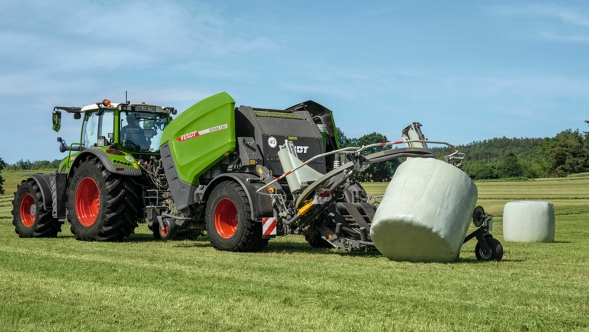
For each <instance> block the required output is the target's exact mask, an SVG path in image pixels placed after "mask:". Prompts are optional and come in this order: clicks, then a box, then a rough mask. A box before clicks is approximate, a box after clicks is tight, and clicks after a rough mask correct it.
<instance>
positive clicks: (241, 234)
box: [205, 181, 268, 252]
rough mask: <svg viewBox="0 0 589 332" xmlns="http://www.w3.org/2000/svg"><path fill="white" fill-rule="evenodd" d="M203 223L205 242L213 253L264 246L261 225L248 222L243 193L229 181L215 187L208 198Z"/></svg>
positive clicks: (239, 187) (266, 241) (265, 243)
mask: <svg viewBox="0 0 589 332" xmlns="http://www.w3.org/2000/svg"><path fill="white" fill-rule="evenodd" d="M205 223H206V228H207V233H208V235H209V241H210V242H211V244H212V245H213V247H214V248H215V249H217V250H224V251H240V252H242V251H256V250H260V249H262V248H264V247H265V246H266V245H267V244H268V240H267V239H263V238H262V223H259V222H256V221H255V220H252V219H251V208H250V203H249V200H248V198H247V195H246V192H245V190H244V189H243V188H242V187H241V185H240V184H238V183H236V182H233V181H224V182H221V183H220V184H219V185H217V186H216V187H215V188H214V189H213V191H212V192H211V195H210V196H209V199H208V202H207V207H206V214H205Z"/></svg>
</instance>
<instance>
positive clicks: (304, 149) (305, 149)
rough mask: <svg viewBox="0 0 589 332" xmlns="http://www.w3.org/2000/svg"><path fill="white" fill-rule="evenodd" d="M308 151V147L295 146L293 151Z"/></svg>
mask: <svg viewBox="0 0 589 332" xmlns="http://www.w3.org/2000/svg"><path fill="white" fill-rule="evenodd" d="M308 149H309V147H308V146H302V145H299V146H296V145H295V151H296V152H297V153H307V150H308Z"/></svg>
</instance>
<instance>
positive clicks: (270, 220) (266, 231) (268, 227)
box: [262, 217, 276, 236]
mask: <svg viewBox="0 0 589 332" xmlns="http://www.w3.org/2000/svg"><path fill="white" fill-rule="evenodd" d="M262 235H264V236H275V235H276V218H274V217H266V218H262Z"/></svg>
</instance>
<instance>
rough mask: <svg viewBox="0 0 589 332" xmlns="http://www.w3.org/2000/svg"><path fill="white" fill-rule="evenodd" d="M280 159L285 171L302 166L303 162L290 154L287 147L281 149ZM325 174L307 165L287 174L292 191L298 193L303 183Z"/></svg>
mask: <svg viewBox="0 0 589 332" xmlns="http://www.w3.org/2000/svg"><path fill="white" fill-rule="evenodd" d="M278 159H279V160H280V165H282V169H283V171H284V172H288V171H290V170H291V169H294V168H295V167H298V166H300V165H301V164H302V163H303V162H302V161H301V160H300V159H299V158H297V157H295V156H293V155H292V154H290V153H289V152H288V150H287V149H281V150H280V151H278ZM322 176H323V174H321V173H319V172H317V171H316V170H314V169H312V168H311V167H309V166H307V165H305V166H303V167H301V168H299V169H297V170H296V171H294V172H292V174H289V175H287V176H286V181H287V182H288V187H289V188H290V191H291V192H292V193H297V192H298V191H299V190H300V189H301V185H302V184H303V183H307V182H314V181H315V180H317V179H319V178H320V177H322Z"/></svg>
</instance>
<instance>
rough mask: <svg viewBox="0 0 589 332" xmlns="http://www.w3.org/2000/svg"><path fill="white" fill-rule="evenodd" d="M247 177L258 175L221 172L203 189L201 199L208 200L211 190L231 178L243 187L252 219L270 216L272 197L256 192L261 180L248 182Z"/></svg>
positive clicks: (271, 213)
mask: <svg viewBox="0 0 589 332" xmlns="http://www.w3.org/2000/svg"><path fill="white" fill-rule="evenodd" d="M248 179H256V180H258V177H257V176H255V175H252V174H247V173H223V174H221V175H219V176H217V177H216V178H214V179H213V180H212V181H211V182H210V183H209V184H208V185H207V188H206V189H205V191H204V193H203V196H202V200H203V201H206V200H208V198H209V196H210V194H211V192H212V191H213V189H214V188H215V187H216V186H217V185H218V184H219V183H221V182H223V181H227V180H232V181H235V182H237V183H239V185H240V186H241V187H242V188H243V189H245V193H246V195H247V199H248V201H249V203H250V206H251V217H252V220H256V221H258V220H260V219H261V218H262V217H272V216H273V210H272V199H271V198H270V196H267V195H260V194H258V193H256V190H258V189H259V188H260V187H262V186H263V185H264V184H263V183H261V182H249V181H248Z"/></svg>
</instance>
